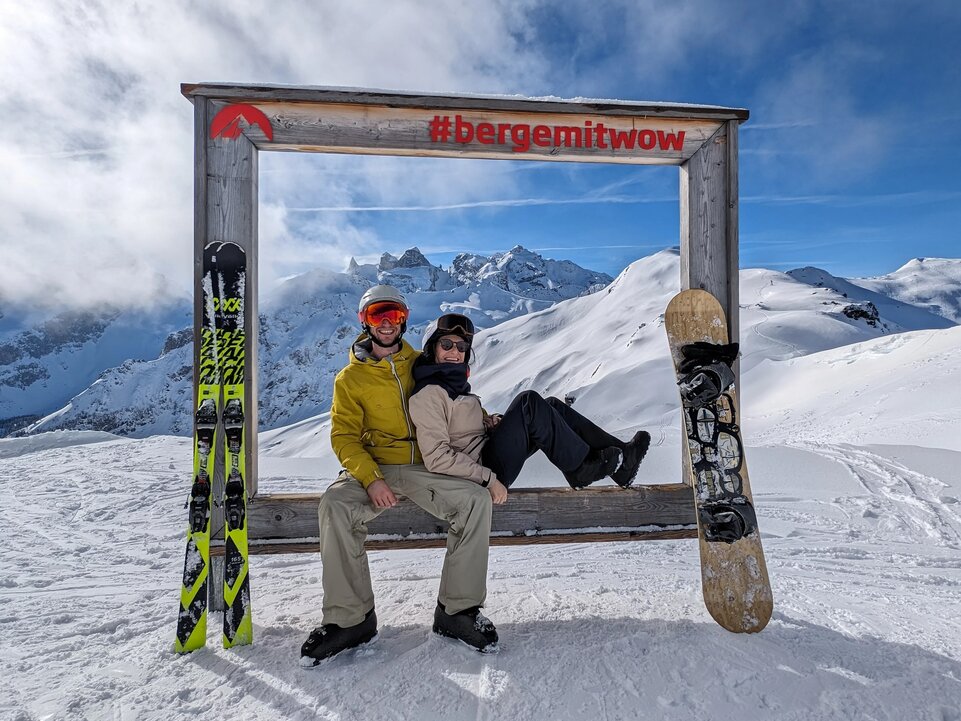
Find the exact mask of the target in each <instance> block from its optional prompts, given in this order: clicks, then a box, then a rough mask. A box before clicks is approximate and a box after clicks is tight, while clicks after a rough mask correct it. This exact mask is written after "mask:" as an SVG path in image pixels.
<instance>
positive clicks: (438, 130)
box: [181, 84, 748, 165]
mask: <svg viewBox="0 0 961 721" xmlns="http://www.w3.org/2000/svg"><path fill="white" fill-rule="evenodd" d="M181 87H182V92H183V94H184V95H185V96H186V97H187V98H189V99H190V100H191V101H192V102H195V103H197V102H200V103H201V104H209V105H210V108H211V111H210V112H211V116H212V122H211V135H212V136H218V135H219V136H222V137H228V138H229V137H237V136H238V135H240V134H243V135H244V136H245V137H246V138H247V139H248V140H249V141H250V142H251V143H253V144H254V145H255V146H256V148H257V149H258V150H265V151H270V150H275V151H276V150H283V151H295V152H296V151H306V152H333V153H351V154H376V155H408V156H426V157H463V158H499V159H512V160H542V161H543V160H562V161H577V162H603V163H636V164H647V165H680V164H682V163H684V162H685V161H686V160H688V159H689V158H690V157H691V156H692V155H694V153H696V152H697V150H698V149H699V148H700V147H701V146H702V145H703V144H704V142H705V141H706V140H707V139H709V138H710V137H711V136H713V135H714V133H715V132H716V131H717V129H718V128H719V127H721V126H722V125H723V123H725V122H728V121H735V122H743V121H744V120H746V119H747V117H748V112H747V111H746V110H743V109H737V108H721V107H716V106H695V105H681V104H671V103H640V102H626V101H613V100H608V101H571V100H557V99H535V98H512V97H499V96H451V95H430V94H423V93H398V92H387V91H371V90H350V89H342V88H296V87H285V86H246V85H218V84H184V85H182V86H181Z"/></svg>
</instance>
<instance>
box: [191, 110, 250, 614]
mask: <svg viewBox="0 0 961 721" xmlns="http://www.w3.org/2000/svg"><path fill="white" fill-rule="evenodd" d="M216 111H217V108H216V106H215V103H213V102H212V101H209V100H205V101H202V102H197V103H195V104H194V132H195V136H194V159H195V164H194V170H195V176H194V345H193V347H194V393H195V397H194V399H193V400H194V405H193V407H194V408H196V407H197V398H196V388H197V379H198V373H199V368H200V327H201V324H202V318H203V308H202V302H203V289H202V283H203V252H204V247H205V246H206V245H207V244H208V243H213V242H218V241H231V242H234V243H237V244H238V245H240V246H241V247H242V248H243V249H244V250H245V251H246V252H247V259H248V272H247V279H246V285H245V292H244V331H245V333H246V337H247V343H246V346H245V366H246V372H245V376H246V378H245V385H244V415H245V427H244V433H245V436H246V437H245V448H246V455H245V459H244V460H245V464H246V471H247V478H246V479H245V480H246V485H247V493H248V495H249V496H251V497H252V496H254V495H255V494H256V493H257V457H258V453H257V446H258V439H257V425H258V421H257V396H258V393H257V350H258V343H257V338H258V335H259V332H260V321H259V313H258V308H257V295H258V294H257V205H258V194H257V185H258V177H257V165H258V162H257V159H258V154H257V148H256V147H255V146H254V144H253V143H251V142H250V141H249V140H248V139H247V138H246V137H245V136H243V135H240V136H238V137H236V138H224V137H216V138H213V137H211V133H210V132H209V128H210V121H211V118H212V117H213V116H214V114H215V112H216ZM214 452H215V465H214V469H215V470H214V479H213V486H212V489H213V496H212V497H213V499H214V501H215V502H214V505H213V507H212V508H211V518H210V528H211V535H212V536H219V537H220V538H223V527H224V514H223V508H222V506H221V505H220V503H219V501H220V499H221V498H222V496H223V488H224V475H225V474H224V455H225V453H224V449H223V447H222V444H217V447H216V448H215V449H214ZM223 574H224V569H223V558H221V557H214V558H212V559H211V566H210V582H209V583H208V584H207V588H208V595H209V605H210V607H211V608H213V609H214V610H223Z"/></svg>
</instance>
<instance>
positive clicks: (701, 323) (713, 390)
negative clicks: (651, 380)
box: [664, 289, 773, 633]
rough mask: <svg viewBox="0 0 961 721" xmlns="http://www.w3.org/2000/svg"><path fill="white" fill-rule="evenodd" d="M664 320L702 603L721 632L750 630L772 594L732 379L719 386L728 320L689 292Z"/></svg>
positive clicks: (760, 623) (759, 623)
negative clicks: (677, 399)
mask: <svg viewBox="0 0 961 721" xmlns="http://www.w3.org/2000/svg"><path fill="white" fill-rule="evenodd" d="M664 324H665V329H666V331H667V338H668V343H669V345H670V348H671V357H672V359H673V361H674V368H675V372H676V373H677V381H678V387H679V390H680V391H681V406H682V415H683V417H684V427H685V436H686V441H687V444H686V445H687V449H686V450H687V452H688V457H689V460H690V464H689V467H690V476H689V479H688V481H689V483H690V485H691V486H692V487H693V490H694V504H695V508H696V516H697V525H698V545H699V548H700V554H701V588H702V591H703V594H704V604H705V605H706V606H707V610H708V612H709V613H710V614H711V616H712V617H713V618H714V620H715V621H717V622H718V623H719V624H720V625H721V626H723V627H724V628H726V629H727V630H728V631H732V632H734V633H756V632H758V631H760V630H761V629H763V628H764V627H765V626H766V625H767V622H768V621H769V620H770V618H771V612H772V609H773V597H772V594H771V584H770V581H769V579H768V573H767V564H766V563H765V561H764V550H763V549H762V547H761V535H760V531H759V530H758V527H757V517H756V514H755V512H754V500H753V497H752V496H751V484H750V481H749V478H748V472H747V462H746V460H745V458H744V447H743V444H742V439H741V431H740V427H739V426H738V422H739V408H738V402H737V391H736V389H735V387H734V385H733V384H732V385H730V386H729V387H725V386H727V384H728V383H730V382H731V381H732V380H733V378H734V375H733V372H732V371H731V370H730V368H729V367H727V368H725V365H727V364H726V363H725V362H724V361H722V360H719V358H720V357H721V356H723V355H724V354H725V350H727V351H730V349H731V346H730V345H729V338H728V328H727V320H726V318H725V316H724V310H723V309H722V308H721V304H720V303H719V302H718V301H717V299H716V298H715V297H714V296H713V295H711V294H710V293H708V292H707V291H704V290H697V289H694V290H685V291H682V292H681V293H679V294H678V295H676V296H674V298H673V299H672V300H671V302H670V303H669V304H668V306H667V310H666V312H665V314H664ZM712 349H714V350H716V351H717V352H716V353H712ZM734 353H735V355H736V347H734ZM712 355H713V356H716V357H712ZM727 360H728V361H730V360H733V358H728V359H727Z"/></svg>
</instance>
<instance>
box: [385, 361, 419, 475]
mask: <svg viewBox="0 0 961 721" xmlns="http://www.w3.org/2000/svg"><path fill="white" fill-rule="evenodd" d="M387 362H388V363H390V372H391V373H393V374H394V380H395V381H397V389H398V390H399V391H400V407H401V408H403V409H404V421H405V422H406V423H407V437H408V438H411V437H412V436H413V435H414V429H413V428H412V427H411V425H410V416H409V415H408V413H407V399H406V398H405V397H404V384H403V383H401V382H400V376H398V375H397V368H396V367H395V366H394V359H393V357H392V356H387ZM410 463H411V465H413V464H414V442H413V441H411V442H410Z"/></svg>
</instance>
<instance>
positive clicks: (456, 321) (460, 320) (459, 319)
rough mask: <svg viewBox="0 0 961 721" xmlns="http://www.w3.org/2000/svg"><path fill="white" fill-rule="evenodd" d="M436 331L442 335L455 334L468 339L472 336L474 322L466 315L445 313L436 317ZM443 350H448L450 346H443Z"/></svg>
mask: <svg viewBox="0 0 961 721" xmlns="http://www.w3.org/2000/svg"><path fill="white" fill-rule="evenodd" d="M437 332H438V333H440V334H442V335H443V334H456V335H459V336H463V337H464V338H465V339H466V340H468V341H470V339H471V338H473V337H474V323H473V321H471V319H470V318H468V317H467V316H466V315H461V314H460V313H447V314H446V315H442V316H441V317H440V318H438V319H437ZM444 350H450V348H444ZM458 350H460V349H458Z"/></svg>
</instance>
